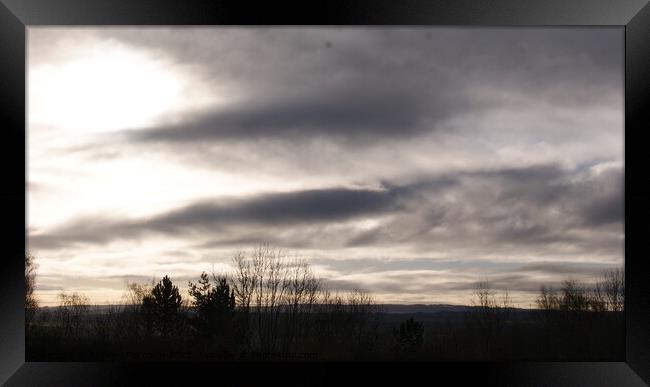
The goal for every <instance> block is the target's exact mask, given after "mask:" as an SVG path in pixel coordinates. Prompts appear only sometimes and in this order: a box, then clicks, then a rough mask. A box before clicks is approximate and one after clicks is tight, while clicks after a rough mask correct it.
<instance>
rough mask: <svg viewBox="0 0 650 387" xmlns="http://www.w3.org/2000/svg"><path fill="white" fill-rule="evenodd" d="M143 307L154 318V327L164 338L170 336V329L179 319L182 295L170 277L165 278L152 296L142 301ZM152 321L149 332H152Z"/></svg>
mask: <svg viewBox="0 0 650 387" xmlns="http://www.w3.org/2000/svg"><path fill="white" fill-rule="evenodd" d="M142 306H143V308H144V309H145V311H146V312H148V313H149V314H150V315H151V316H152V317H153V323H154V325H157V327H158V328H159V330H160V333H161V334H162V335H163V336H168V335H169V333H170V329H171V328H172V327H173V325H174V323H175V322H176V320H177V319H178V313H179V311H180V308H181V295H180V293H179V291H178V287H176V286H175V285H174V284H172V281H171V280H170V279H169V277H167V276H165V277H164V278H163V279H162V280H161V281H160V282H159V283H158V284H156V286H154V288H153V289H151V294H149V295H147V296H145V297H144V298H143V300H142ZM151 322H152V321H151V320H150V322H149V324H148V328H149V329H148V330H149V331H151V328H152V327H151V325H152V324H151Z"/></svg>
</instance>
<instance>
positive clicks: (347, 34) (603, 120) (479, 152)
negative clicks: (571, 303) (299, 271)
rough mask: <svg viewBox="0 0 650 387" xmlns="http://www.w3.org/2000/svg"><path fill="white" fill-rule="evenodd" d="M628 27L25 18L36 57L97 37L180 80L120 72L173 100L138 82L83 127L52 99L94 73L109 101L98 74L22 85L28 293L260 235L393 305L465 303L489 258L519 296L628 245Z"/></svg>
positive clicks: (199, 264)
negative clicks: (38, 275)
mask: <svg viewBox="0 0 650 387" xmlns="http://www.w3.org/2000/svg"><path fill="white" fill-rule="evenodd" d="M622 39H623V36H622V30H621V29H615V28H584V29H578V28H551V29H531V28H523V29H511V28H502V29H497V28H481V29H462V28H461V29H459V28H337V29H335V28H259V29H249V28H181V29H165V28H144V29H143V28H138V29H130V28H110V29H85V28H32V29H30V38H29V50H30V51H29V52H30V55H29V69H30V74H35V75H38V74H47V75H48V77H50V78H52V79H56V78H57V77H63V76H64V75H65V76H69V71H68V70H66V69H68V68H70V66H71V64H74V66H75V67H73V68H74V69H78V70H79V69H80V70H79V71H82V70H83V71H86V72H87V73H89V74H94V72H93V71H96V70H97V67H92V66H98V63H100V64H101V63H103V62H102V61H106V60H108V59H105V57H104V56H102V54H101V52H100V53H98V52H97V50H93V49H92V47H113V48H118V49H119V50H120V53H121V54H120V55H121V56H120V58H128V60H127V61H126V62H124V64H123V65H122V64H121V67H119V72H116V73H115V74H107V76H108V75H110V77H112V78H111V79H117V80H119V79H131V78H129V72H130V71H135V70H138V71H141V69H143V68H146V69H149V70H147V71H155V72H156V73H155V74H152V79H159V80H161V83H160V85H171V86H169V87H172V86H173V88H174V89H173V92H172V91H169V90H167V89H165V88H164V87H167V86H164V87H163V86H160V87H161V88H160V89H155V90H154V89H152V90H149V89H148V88H147V85H145V84H133V85H131V86H129V85H128V84H125V85H124V86H120V87H123V88H124V90H123V93H124V95H125V96H127V95H129V93H131V94H133V93H135V94H133V95H138V96H144V97H143V98H141V99H144V100H147V101H148V102H151V101H157V99H156V98H159V96H160V95H164V96H166V97H165V98H167V99H165V100H164V105H162V102H161V105H159V106H163V107H164V108H160V109H156V108H155V106H153V105H151V104H150V103H149V104H147V103H145V102H147V101H142V102H140V100H133V101H134V102H133V104H134V106H129V107H128V108H129V109H128V111H123V112H122V113H123V114H122V115H121V117H123V118H124V117H126V118H128V117H133V118H132V120H131V122H129V121H128V120H127V119H126V118H124V119H120V120H108V119H107V120H104V121H102V124H101V125H99V124H97V125H94V124H93V122H92V121H89V122H87V121H83V120H81V119H78V120H74V121H66V120H63V119H62V118H61V119H59V118H60V117H58V116H54V115H51V114H50V115H48V114H49V113H48V114H45V113H47V112H45V113H44V112H43V111H42V109H43V108H42V106H45V105H47V106H54V107H56V104H57V103H58V104H62V105H61V106H62V108H64V109H73V108H74V106H70V105H67V104H66V103H68V102H70V103H72V102H74V101H79V95H77V94H78V93H79V92H81V91H84V92H85V93H87V94H84V96H85V97H84V98H86V99H88V106H93V112H95V111H96V112H97V115H98V117H99V118H97V119H100V117H102V116H104V115H106V117H109V116H110V115H120V111H115V109H118V110H119V109H126V107H124V104H119V103H111V102H110V101H111V100H110V99H107V97H106V95H103V97H101V98H100V97H99V96H101V95H102V88H104V89H105V87H106V86H102V85H104V84H100V85H99V86H101V87H99V86H98V87H97V88H96V90H95V89H93V87H92V85H86V86H87V87H86V86H84V88H82V89H78V90H77V89H76V88H75V87H71V88H70V90H61V91H60V93H59V95H56V96H55V97H56V98H54V97H52V92H51V90H50V91H47V90H45V88H44V86H39V83H34V84H30V101H32V100H34V101H38V103H37V104H36V103H34V104H32V105H33V106H34V107H35V108H33V109H32V108H30V118H31V119H30V126H29V132H30V136H29V160H28V164H29V171H28V175H29V184H28V186H27V190H28V194H29V213H28V218H29V226H30V227H29V229H28V230H29V235H28V236H29V246H30V248H31V249H32V250H34V252H35V253H36V254H37V256H39V257H40V259H41V270H42V272H43V273H42V274H43V283H42V287H41V288H40V291H41V292H42V295H43V297H48V295H49V294H53V293H52V292H54V290H53V289H55V288H56V289H59V288H67V287H69V286H71V285H72V284H73V283H77V284H78V283H81V282H79V279H80V278H83V279H85V280H84V281H87V282H83V281H82V282H83V283H85V284H86V285H85V287H83V289H85V290H87V291H89V292H91V293H92V294H93V297H94V298H96V299H97V301H98V302H99V301H102V300H101V294H104V295H106V297H104V298H107V299H109V298H114V297H115V295H116V294H118V293H119V290H120V288H122V287H123V282H124V281H125V280H126V279H128V278H150V276H151V275H155V274H156V273H159V274H161V273H163V271H165V270H167V271H173V272H171V274H172V275H176V276H178V277H179V278H191V277H192V276H194V275H198V274H199V273H200V271H202V270H210V265H211V264H217V265H221V266H219V267H223V268H227V265H228V263H229V259H230V256H231V254H232V253H233V252H234V251H235V250H236V249H239V248H249V247H251V246H252V245H255V244H257V243H261V242H270V243H272V244H274V245H276V246H278V247H281V248H285V249H287V250H289V251H292V252H294V253H296V254H299V255H303V256H305V257H308V258H309V259H310V260H311V261H312V264H313V265H314V267H315V269H317V271H319V273H320V274H321V275H323V276H324V277H326V278H327V280H328V283H329V284H330V286H332V287H334V288H338V289H341V290H345V289H349V288H351V287H355V286H357V287H358V286H361V287H366V288H367V289H368V290H371V291H373V292H375V293H376V294H377V296H378V297H379V298H380V299H381V300H385V301H387V302H431V303H433V302H453V303H468V302H469V299H468V296H469V293H471V289H472V287H473V286H474V284H475V282H476V281H477V280H478V279H479V278H480V277H485V276H487V277H489V278H490V280H491V281H492V283H493V284H494V286H495V287H497V288H500V289H505V288H508V289H510V290H511V291H513V292H514V297H515V299H516V301H517V302H519V303H520V304H522V305H527V304H529V303H531V300H532V298H533V297H534V295H535V292H536V290H537V289H538V287H539V285H540V284H541V283H542V282H544V283H559V281H561V280H562V279H563V278H564V277H566V276H567V275H570V276H575V277H576V278H580V279H584V280H587V279H589V278H593V277H594V276H597V275H598V272H599V271H600V270H603V269H606V268H610V267H614V266H620V265H622V263H623V243H624V232H623V201H624V198H623V173H624V165H623V121H622V117H623V113H622V107H623V98H622V59H623V51H622V49H623V46H622ZM88 57H90V58H91V59H92V60H90V59H89V60H86V59H88ZM80 63H81V64H80ZM120 63H121V62H120ZM82 64H83V65H82ZM83 66H91V68H85V67H83ZM102 66H103V65H102ZM101 68H102V69H105V70H103V71H109V72H110V71H111V67H110V66H107V67H101ZM83 71H82V72H83ZM116 71H117V70H116ZM89 79H90V81H89V82H92V79H93V78H89ZM79 90H80V91H79ZM88 90H93V91H90V92H89V91H88ZM111 90H113V89H111ZM66 93H67V94H66ZM74 93H77V94H74ZM95 93H97V95H95ZM147 93H150V94H147ZM147 95H150V96H151V97H148V98H145V97H146V96H147ZM156 96H158V97H156ZM48 98H49V99H48ZM115 98H118V99H119V96H116V97H115ZM138 98H140V97H138ZM170 98H171V99H170ZM44 101H45V102H44ZM93 101H96V103H95V102H93ZM107 101H108V102H107ZM129 101H131V100H129ZM46 102H47V103H46ZM100 103H105V104H106V105H105V106H104V105H101V104H100ZM98 104H99V105H98ZM140 104H142V106H141V107H142V109H139V105H140ZM169 106H173V108H171V107H169ZM65 111H67V110H65ZM133 112H138V114H135V113H133ZM143 112H147V114H148V116H144V115H143V114H144V113H143ZM127 113H129V114H127ZM48 117H49V118H48ZM80 117H82V118H84V117H86V116H85V115H80ZM84 119H85V118H84ZM82 124H83V125H82ZM84 125H86V126H87V127H88V128H89V129H87V130H86V129H82V127H83V126H84ZM90 128H93V129H92V130H91V129H90ZM90 264H92V265H95V266H96V267H97V270H96V271H93V270H90V269H89V268H88V265H90ZM163 274H164V273H163ZM92 281H99V282H97V283H98V284H99V283H101V286H100V285H98V288H93V286H92V285H91V284H92ZM100 288H101V289H103V290H98V289H100ZM83 289H82V290H83ZM48 292H49V293H48Z"/></svg>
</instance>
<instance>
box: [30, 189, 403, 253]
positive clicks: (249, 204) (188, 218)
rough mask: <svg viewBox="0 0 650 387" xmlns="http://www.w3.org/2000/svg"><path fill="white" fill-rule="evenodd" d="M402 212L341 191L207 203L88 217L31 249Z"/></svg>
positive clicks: (389, 198)
mask: <svg viewBox="0 0 650 387" xmlns="http://www.w3.org/2000/svg"><path fill="white" fill-rule="evenodd" d="M398 208H399V204H398V201H397V198H396V197H395V195H393V194H391V192H390V191H379V190H354V189H343V188H341V189H324V190H310V191H298V192H289V193H275V194H268V195H258V196H255V197H252V198H248V199H239V200H237V199H231V200H224V201H222V202H214V201H204V202H200V203H196V204H192V205H189V206H187V207H184V208H181V209H177V210H173V211H171V212H169V213H163V214H160V215H157V216H154V217H151V218H148V219H135V220H124V219H111V218H107V217H106V216H102V217H95V218H94V217H85V218H81V219H76V220H72V221H71V222H69V223H68V224H66V225H63V226H62V227H59V228H58V229H55V230H53V231H52V232H50V233H45V234H37V235H32V236H30V237H29V244H30V245H33V246H37V247H40V248H47V247H50V248H54V247H61V246H64V245H66V244H70V243H72V244H76V243H99V244H103V243H108V242H110V241H112V240H114V239H132V238H138V237H141V236H143V234H145V233H147V232H151V231H157V232H163V233H167V234H177V233H178V234H184V233H187V232H192V231H196V230H210V231H216V230H218V229H219V228H222V227H227V226H228V225H229V224H230V223H235V224H247V223H258V224H267V225H290V224H300V223H307V222H323V221H339V220H345V219H349V218H351V217H355V216H362V215H370V214H378V213H384V212H387V211H394V210H396V209H398Z"/></svg>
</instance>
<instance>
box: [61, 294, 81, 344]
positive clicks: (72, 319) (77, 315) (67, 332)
mask: <svg viewBox="0 0 650 387" xmlns="http://www.w3.org/2000/svg"><path fill="white" fill-rule="evenodd" d="M88 308H89V300H88V297H86V296H85V295H83V294H81V293H77V292H73V293H71V294H67V293H65V292H61V293H60V294H59V307H58V308H57V310H56V313H55V325H56V326H57V327H58V328H59V332H61V334H62V335H63V336H66V337H71V338H74V339H78V338H79V337H81V336H82V330H83V320H84V317H85V316H86V315H87V313H88Z"/></svg>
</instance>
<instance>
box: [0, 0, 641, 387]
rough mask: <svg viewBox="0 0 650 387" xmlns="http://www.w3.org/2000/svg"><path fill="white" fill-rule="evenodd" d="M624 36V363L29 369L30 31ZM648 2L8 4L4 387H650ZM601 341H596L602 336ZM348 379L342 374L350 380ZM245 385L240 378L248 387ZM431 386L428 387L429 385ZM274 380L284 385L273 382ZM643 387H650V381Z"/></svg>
mask: <svg viewBox="0 0 650 387" xmlns="http://www.w3.org/2000/svg"><path fill="white" fill-rule="evenodd" d="M211 24H216V25H351V24H360V25H383V24H392V25H464V26H620V27H621V28H624V29H625V132H624V135H625V228H626V242H625V271H626V288H627V290H626V295H625V306H626V308H625V313H626V358H625V361H624V362H603V363H583V362H577V363H572V362H566V363H537V362H533V363H526V362H522V363H415V364H369V363H354V364H338V363H318V364H312V363H301V364H292V363H277V364H276V363H264V364H253V363H239V364H220V363H203V364H201V363H198V364H197V363H164V364H157V363H101V364H98V363H44V362H38V363H37V362H27V363H26V362H25V331H24V284H23V282H22V281H20V279H21V278H22V277H21V274H22V273H21V272H22V271H23V270H24V266H23V265H24V261H23V254H24V250H25V236H26V234H25V233H24V230H25V227H24V226H25V210H26V208H25V181H26V179H25V174H26V168H25V167H26V157H25V156H26V153H25V152H27V151H28V150H27V149H26V126H25V125H26V98H25V97H26V91H25V86H26V84H25V80H26V77H25V70H26V67H25V65H26V56H25V55H26V47H25V43H26V41H25V37H26V28H27V27H29V26H44V25H48V26H54V25H211ZM648 75H650V6H648V0H618V1H611V0H544V1H542V0H537V1H528V0H527V1H523V0H435V1H434V0H402V1H391V0H329V1H321V2H316V1H311V2H308V1H303V2H289V1H276V2H268V1H267V2H262V1H260V2H259V3H252V2H249V1H243V2H242V1H237V2H235V1H231V0H228V1H214V0H213V1H209V0H192V1H190V0H184V1H181V0H0V118H1V120H0V122H1V125H0V128H1V129H2V141H1V142H0V144H2V145H1V146H2V150H1V151H0V158H1V161H0V171H1V175H0V176H2V184H0V195H1V197H2V200H0V203H1V205H2V216H0V218H1V219H2V220H1V224H2V230H1V231H2V233H1V234H0V235H2V241H3V243H2V245H3V254H2V271H0V273H1V274H0V276H1V277H2V278H1V279H0V326H1V329H0V383H3V382H6V385H8V386H22V385H30V386H34V385H36V386H38V385H47V386H59V385H60V386H64V385H65V386H68V385H70V386H73V385H74V386H80V385H90V386H99V385H107V386H108V385H111V386H115V385H131V384H133V385H151V384H154V383H157V384H173V385H190V384H195V383H200V382H207V383H228V381H227V380H228V378H229V377H235V378H238V377H239V378H240V379H239V383H237V384H245V385H246V384H253V383H256V382H262V381H264V382H271V381H275V382H279V383H296V382H298V383H299V384H311V383H312V382H316V383H319V384H320V383H323V384H324V383H340V382H354V381H362V382H363V383H364V384H370V383H374V382H377V381H382V380H384V378H385V377H386V376H388V374H394V376H397V377H398V378H400V379H401V380H404V379H407V378H414V377H418V378H419V379H420V380H424V381H431V383H432V384H433V383H436V384H437V383H438V382H439V381H440V380H441V378H445V379H447V380H448V381H450V382H453V384H454V385H456V384H458V383H460V384H464V383H468V382H469V383H472V384H474V383H476V384H478V383H480V384H481V385H486V384H487V385H492V384H494V385H526V386H560V385H567V386H579V385H588V386H624V385H630V386H637V385H639V386H642V385H644V384H648V383H650V285H649V283H650V281H648V279H647V275H648V274H650V273H649V271H648V269H647V268H648V265H647V264H646V259H647V257H646V256H645V255H644V251H645V249H647V248H645V249H644V247H645V244H644V231H645V230H644V226H645V224H646V219H647V218H648V214H649V213H650V205H649V204H648V200H647V199H649V198H650V184H648V179H647V176H646V173H645V168H644V157H645V152H644V151H643V147H645V146H646V145H645V144H646V143H645V141H644V140H645V136H644V134H645V133H644V132H645V130H647V129H648V128H650V125H648V122H650V119H649V118H650V109H649V108H648V107H650V81H649V77H648ZM594 340H598V338H594ZM343 372H345V376H344V374H343ZM242 378H243V379H242ZM422 378H423V379H422ZM272 379H276V380H272ZM644 381H645V383H644Z"/></svg>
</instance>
